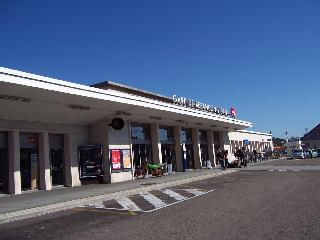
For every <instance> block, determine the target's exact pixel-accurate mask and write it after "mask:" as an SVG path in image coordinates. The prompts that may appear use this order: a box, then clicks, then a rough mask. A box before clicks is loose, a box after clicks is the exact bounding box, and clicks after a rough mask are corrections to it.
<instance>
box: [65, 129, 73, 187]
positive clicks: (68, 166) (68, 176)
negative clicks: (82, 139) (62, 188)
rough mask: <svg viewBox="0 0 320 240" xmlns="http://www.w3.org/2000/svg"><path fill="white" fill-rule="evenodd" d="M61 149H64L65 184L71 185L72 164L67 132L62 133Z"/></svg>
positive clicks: (69, 140)
mask: <svg viewBox="0 0 320 240" xmlns="http://www.w3.org/2000/svg"><path fill="white" fill-rule="evenodd" d="M63 144H64V146H63V150H64V172H65V185H66V186H67V187H73V186H74V183H73V180H72V164H71V160H72V158H71V139H70V135H69V134H64V135H63Z"/></svg>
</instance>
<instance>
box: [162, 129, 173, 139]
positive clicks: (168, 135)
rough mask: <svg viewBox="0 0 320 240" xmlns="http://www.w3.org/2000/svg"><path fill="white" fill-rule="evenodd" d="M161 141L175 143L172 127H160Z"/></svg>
mask: <svg viewBox="0 0 320 240" xmlns="http://www.w3.org/2000/svg"><path fill="white" fill-rule="evenodd" d="M159 132H160V141H161V142H173V129H172V128H171V127H160V128H159Z"/></svg>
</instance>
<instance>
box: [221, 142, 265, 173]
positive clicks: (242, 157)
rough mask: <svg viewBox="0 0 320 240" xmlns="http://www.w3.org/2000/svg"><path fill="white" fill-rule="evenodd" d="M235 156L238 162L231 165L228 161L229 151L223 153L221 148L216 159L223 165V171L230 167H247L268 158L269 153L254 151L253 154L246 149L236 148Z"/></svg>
mask: <svg viewBox="0 0 320 240" xmlns="http://www.w3.org/2000/svg"><path fill="white" fill-rule="evenodd" d="M234 156H235V157H236V160H235V161H233V162H231V163H229V161H228V150H225V151H222V150H221V149H220V148H219V149H218V150H217V154H216V157H217V158H218V160H219V163H220V164H221V169H222V170H225V169H226V167H227V166H230V167H246V166H247V164H248V163H249V162H251V163H256V162H258V161H262V160H265V159H267V158H268V154H267V153H264V154H263V153H261V152H257V150H253V151H252V152H251V153H250V152H248V151H247V150H246V148H245V147H242V148H236V149H235V151H234Z"/></svg>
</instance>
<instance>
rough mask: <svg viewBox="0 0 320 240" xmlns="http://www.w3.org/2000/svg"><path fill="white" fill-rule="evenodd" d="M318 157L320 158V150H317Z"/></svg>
mask: <svg viewBox="0 0 320 240" xmlns="http://www.w3.org/2000/svg"><path fill="white" fill-rule="evenodd" d="M317 153H318V157H320V148H318V149H317Z"/></svg>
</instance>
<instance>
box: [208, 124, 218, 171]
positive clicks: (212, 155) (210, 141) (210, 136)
mask: <svg viewBox="0 0 320 240" xmlns="http://www.w3.org/2000/svg"><path fill="white" fill-rule="evenodd" d="M207 142H208V153H209V160H210V161H211V164H212V166H214V167H215V166H216V161H215V159H216V156H215V155H216V154H215V150H214V143H213V134H212V130H211V129H209V130H207Z"/></svg>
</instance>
